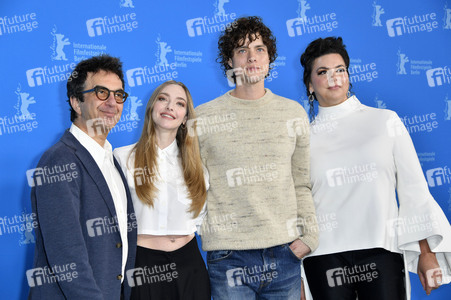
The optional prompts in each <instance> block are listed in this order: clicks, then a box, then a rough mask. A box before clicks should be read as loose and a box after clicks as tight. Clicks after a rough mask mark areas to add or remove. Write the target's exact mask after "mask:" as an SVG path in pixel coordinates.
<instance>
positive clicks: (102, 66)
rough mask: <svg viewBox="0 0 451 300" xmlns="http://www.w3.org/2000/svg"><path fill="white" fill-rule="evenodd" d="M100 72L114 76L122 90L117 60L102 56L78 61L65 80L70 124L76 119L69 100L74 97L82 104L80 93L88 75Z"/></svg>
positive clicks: (120, 73) (123, 84) (119, 62)
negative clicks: (118, 80) (117, 78)
mask: <svg viewBox="0 0 451 300" xmlns="http://www.w3.org/2000/svg"><path fill="white" fill-rule="evenodd" d="M102 70H103V71H106V72H111V73H114V74H116V75H117V76H118V77H119V78H120V80H121V81H122V88H124V86H125V82H124V73H123V72H122V62H121V61H120V60H119V58H117V57H112V56H109V55H107V54H103V55H100V56H94V57H91V58H88V59H86V60H82V61H80V62H79V63H78V64H77V66H76V67H75V69H74V70H73V71H72V73H71V75H70V76H69V78H68V79H67V98H68V99H67V102H69V106H70V120H71V122H74V121H75V119H77V113H76V112H75V110H74V109H73V108H72V105H71V104H70V98H71V97H75V98H77V99H78V100H79V101H81V102H83V101H84V98H83V94H82V93H81V92H82V91H83V90H84V89H85V82H86V78H87V77H88V73H94V74H95V73H97V72H99V71H102Z"/></svg>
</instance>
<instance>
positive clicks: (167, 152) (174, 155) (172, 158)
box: [157, 139, 179, 165]
mask: <svg viewBox="0 0 451 300" xmlns="http://www.w3.org/2000/svg"><path fill="white" fill-rule="evenodd" d="M157 149H158V156H159V157H161V158H163V157H165V158H166V159H167V160H168V161H169V163H171V164H173V165H175V164H176V163H177V160H178V156H179V147H178V146H177V140H176V139H174V141H173V142H172V143H171V144H170V145H169V146H167V147H166V148H164V149H163V150H162V149H160V148H159V147H157Z"/></svg>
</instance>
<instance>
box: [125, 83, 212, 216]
mask: <svg viewBox="0 0 451 300" xmlns="http://www.w3.org/2000/svg"><path fill="white" fill-rule="evenodd" d="M171 84H175V85H178V86H181V87H182V88H183V89H184V90H185V93H186V98H187V99H186V100H187V112H186V117H187V122H188V121H189V120H190V119H195V118H196V116H195V112H194V106H193V99H192V97H191V94H190V92H189V90H188V88H187V87H186V86H185V85H184V84H183V83H181V82H177V81H174V80H170V81H166V82H164V83H163V84H161V85H160V86H158V87H157V88H156V89H155V90H154V92H153V93H152V96H150V99H149V101H148V102H147V106H146V114H145V120H144V127H143V130H142V133H141V137H140V138H139V141H138V143H137V144H136V145H135V147H134V151H135V174H134V181H135V187H136V194H137V195H138V198H139V199H140V200H141V202H143V203H145V204H147V205H150V206H151V207H153V203H154V201H155V197H156V195H157V188H156V187H155V185H154V183H153V181H154V180H144V182H143V181H141V180H138V177H137V176H136V170H140V171H141V172H142V170H143V169H145V170H150V174H151V175H152V178H157V176H155V175H156V174H157V173H158V172H157V170H158V164H157V155H158V150H157V147H158V146H157V141H156V135H155V124H154V122H153V120H152V110H153V107H154V105H155V102H156V99H157V98H158V96H159V94H160V93H161V91H162V90H163V89H164V88H165V87H167V86H168V85H171ZM194 123H195V122H194ZM193 126H195V124H193ZM193 126H191V127H193ZM182 127H183V128H182ZM192 129H193V130H195V128H192ZM194 132H195V131H194ZM176 140H177V146H178V147H179V149H180V153H181V159H182V169H183V177H184V179H185V184H186V186H187V188H188V196H189V198H190V199H191V200H192V201H191V207H190V209H189V212H193V213H194V217H197V216H198V215H199V213H200V212H201V210H202V208H203V206H204V203H205V199H206V197H207V190H206V185H205V179H204V171H203V167H202V161H201V158H200V151H199V142H198V139H197V135H196V134H193V135H190V134H187V127H186V126H179V128H178V130H177V135H176Z"/></svg>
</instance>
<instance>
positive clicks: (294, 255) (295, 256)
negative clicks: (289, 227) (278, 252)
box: [285, 243, 302, 261]
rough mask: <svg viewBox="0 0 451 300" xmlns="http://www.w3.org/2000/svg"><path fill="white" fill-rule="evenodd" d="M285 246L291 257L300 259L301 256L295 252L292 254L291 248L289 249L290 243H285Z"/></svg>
mask: <svg viewBox="0 0 451 300" xmlns="http://www.w3.org/2000/svg"><path fill="white" fill-rule="evenodd" d="M285 247H286V248H287V251H288V252H289V253H290V255H291V256H292V257H293V258H295V259H297V260H298V261H302V258H299V257H298V256H297V255H296V254H294V252H293V250H291V248H290V244H289V243H288V244H286V245H285Z"/></svg>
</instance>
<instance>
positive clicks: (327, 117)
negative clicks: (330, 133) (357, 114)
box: [315, 96, 363, 122]
mask: <svg viewBox="0 0 451 300" xmlns="http://www.w3.org/2000/svg"><path fill="white" fill-rule="evenodd" d="M361 109H363V106H362V104H361V103H360V101H359V100H358V99H357V97H356V96H351V97H349V98H348V99H346V100H345V101H344V102H342V103H340V104H338V105H334V106H328V107H322V106H318V115H317V116H316V117H315V122H324V121H325V122H327V121H331V120H336V119H339V118H341V117H344V116H345V115H347V114H349V113H352V112H354V111H357V110H361Z"/></svg>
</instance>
